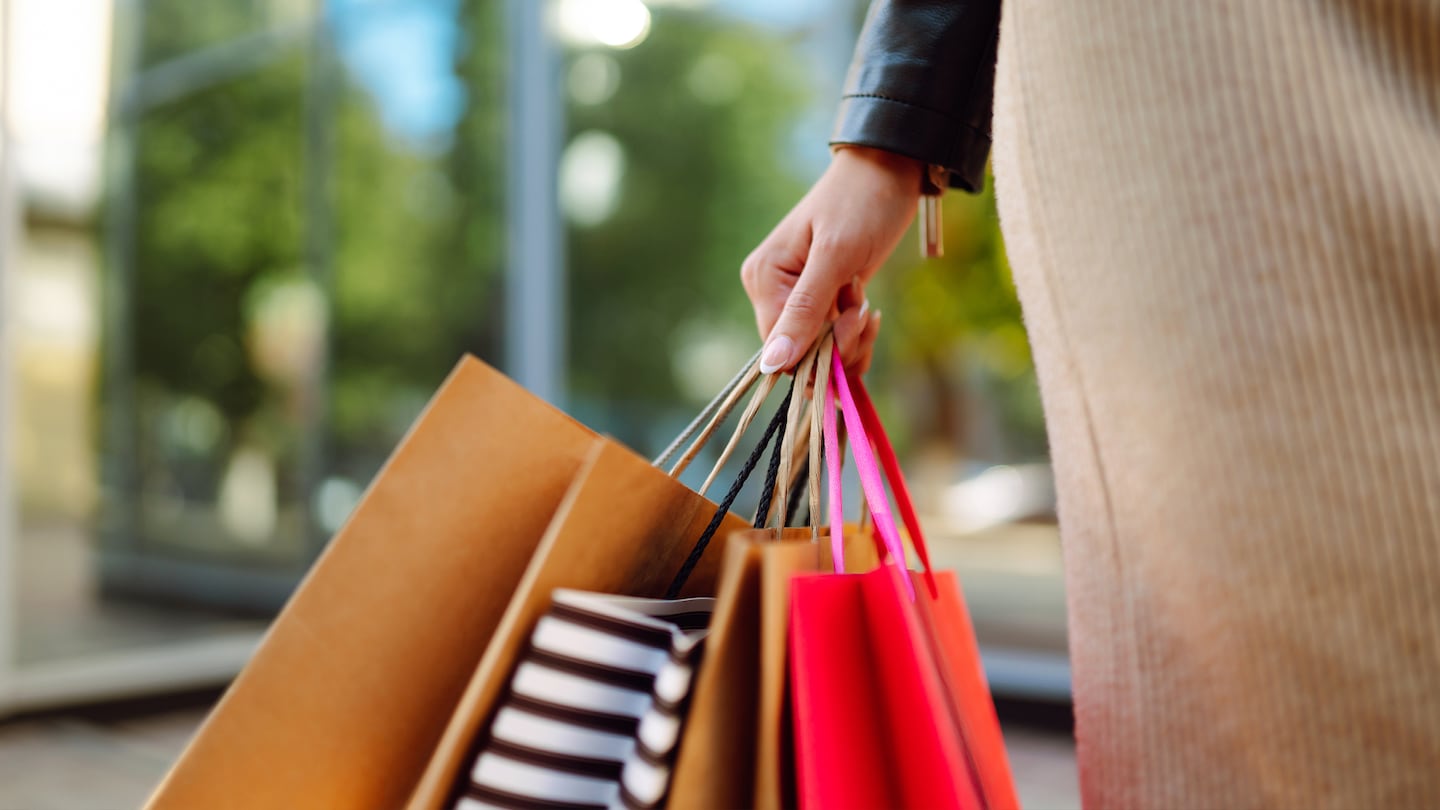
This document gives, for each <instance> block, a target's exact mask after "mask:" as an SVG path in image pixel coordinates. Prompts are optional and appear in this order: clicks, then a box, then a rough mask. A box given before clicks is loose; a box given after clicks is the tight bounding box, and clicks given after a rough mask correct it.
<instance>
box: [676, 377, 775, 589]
mask: <svg viewBox="0 0 1440 810" xmlns="http://www.w3.org/2000/svg"><path fill="white" fill-rule="evenodd" d="M772 379H773V378H772ZM794 394H795V382H794V380H791V382H790V390H789V391H787V392H786V394H785V398H784V399H783V400H781V402H780V407H779V408H777V409H776V411H775V416H774V417H772V418H771V419H770V424H769V425H767V426H766V427H765V434H764V435H763V436H762V437H761V438H760V442H759V443H758V444H756V445H755V449H754V450H753V451H752V452H751V453H750V457H749V458H747V459H746V460H745V465H744V467H742V468H741V469H740V474H739V475H738V476H736V477H735V482H734V483H733V484H731V485H730V490H729V491H728V492H726V493H725V497H724V498H722V499H721V501H720V504H719V506H717V507H716V508H715V514H714V515H713V516H712V517H711V518H710V523H709V524H707V525H706V526H705V531H703V532H701V533H700V539H699V540H697V541H695V547H694V548H692V549H691V550H690V555H689V556H688V557H686V558H685V562H684V563H683V564H682V565H681V566H680V570H679V572H677V573H676V574H675V579H674V580H672V581H671V582H670V587H669V588H668V589H667V590H666V591H665V598H666V599H674V598H676V597H677V596H679V595H680V591H681V589H683V588H684V587H685V582H686V581H687V580H689V579H690V574H691V573H692V572H694V570H695V566H696V565H698V564H699V563H700V558H701V557H702V556H704V554H705V549H706V548H707V547H708V546H709V545H710V541H711V540H713V539H714V538H715V532H717V531H718V530H719V529H720V524H721V523H723V522H724V521H725V516H726V515H727V514H729V513H730V507H731V506H733V505H734V504H735V499H736V498H738V497H739V496H740V490H741V488H743V487H744V486H745V482H746V481H748V480H749V479H750V474H751V473H753V472H755V467H756V465H758V464H759V463H760V457H761V456H763V455H764V454H765V450H766V448H768V447H769V446H770V444H771V440H772V439H775V438H777V437H776V435H775V434H776V433H777V432H779V431H782V430H784V428H785V422H786V419H787V418H788V416H789V412H790V398H791V397H792V396H794ZM738 438H739V437H738V435H737V436H736V439H738ZM732 444H733V440H732ZM780 444H781V443H780V442H779V441H776V442H775V448H774V451H773V452H772V453H771V456H770V464H769V467H768V468H767V470H766V479H767V481H766V484H767V485H766V487H765V488H764V489H763V490H762V492H761V496H760V499H761V502H760V507H761V508H760V510H759V518H758V519H757V523H759V522H760V521H763V520H764V518H765V516H766V515H767V514H768V512H769V509H770V499H771V496H772V493H773V492H774V491H775V477H776V476H777V475H778V474H779V472H780V455H781V453H780ZM756 528H763V524H761V525H757V526H756Z"/></svg>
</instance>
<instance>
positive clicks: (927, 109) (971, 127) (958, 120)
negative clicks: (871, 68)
mask: <svg viewBox="0 0 1440 810" xmlns="http://www.w3.org/2000/svg"><path fill="white" fill-rule="evenodd" d="M852 98H873V99H878V100H880V101H888V102H890V103H892V104H903V105H905V106H906V107H910V108H912V109H916V110H924V111H925V112H927V113H930V114H932V115H938V116H940V117H941V118H944V119H945V120H946V121H948V122H950V123H953V124H955V125H957V126H961V127H964V128H965V129H968V130H970V131H971V132H973V133H975V134H976V135H979V136H980V137H982V138H984V139H985V141H986V143H989V142H990V135H989V133H987V132H984V131H983V130H981V129H980V127H977V126H975V125H974V124H971V123H970V122H968V121H966V120H965V119H963V118H961V117H959V116H957V115H954V114H952V113H947V112H945V111H944V110H937V109H935V108H934V107H927V106H925V105H924V104H916V103H915V102H913V101H906V100H904V99H901V98H895V97H894V96H887V95H884V94H881V93H846V94H845V95H844V96H842V97H841V101H848V100H850V99H852Z"/></svg>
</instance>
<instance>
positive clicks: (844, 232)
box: [740, 146, 922, 374]
mask: <svg viewBox="0 0 1440 810" xmlns="http://www.w3.org/2000/svg"><path fill="white" fill-rule="evenodd" d="M921 171H922V167H921V165H920V162H919V161H916V160H912V159H911V158H907V157H903V156H900V155H896V154H893V153H891V152H884V151H881V150H878V149H868V148H865V147H855V146H852V147H846V148H843V149H841V150H839V151H838V152H836V153H835V157H834V159H833V160H832V161H831V162H830V167H829V168H828V169H826V170H825V174H824V175H822V176H821V177H820V179H819V180H818V181H816V183H815V186H814V187H813V188H811V189H810V192H809V193H808V194H806V195H805V197H804V199H802V200H800V202H799V203H798V204H797V205H796V206H795V208H794V209H792V210H791V211H790V213H789V214H787V215H786V216H785V218H784V219H783V220H781V221H780V224H779V225H776V226H775V230H773V231H771V232H770V235H769V236H767V237H765V241H763V242H761V243H760V246H759V247H757V248H755V250H754V252H752V253H751V254H750V255H749V257H747V258H746V259H745V262H744V264H743V265H741V269H740V278H741V281H743V282H744V284H745V292H746V293H747V294H748V295H749V296H750V303H751V304H753V305H754V306H755V322H756V324H758V325H759V327H760V334H761V336H762V337H765V338H766V341H765V351H764V352H763V353H762V354H761V360H760V368H761V370H762V371H763V372H765V373H767V374H768V373H771V372H773V371H777V370H779V369H788V368H790V367H791V366H793V365H794V364H795V363H796V362H797V361H799V360H800V358H801V356H803V353H804V351H805V349H806V348H807V347H809V346H810V344H811V343H813V342H814V341H815V338H816V337H817V336H818V335H819V334H820V329H821V327H823V326H824V324H825V321H826V320H828V319H830V318H835V339H836V345H837V347H838V348H839V349H840V354H841V357H842V358H843V359H844V361H845V365H846V367H847V368H851V369H853V370H855V371H857V372H858V373H864V371H865V369H867V368H868V367H869V365H870V354H871V351H872V350H873V347H874V343H875V336H876V334H878V332H879V328H880V313H879V312H870V311H869V304H868V302H867V301H866V300H865V295H864V284H865V282H866V281H868V280H869V279H870V277H871V276H873V275H874V274H875V271H876V270H878V269H879V268H880V265H881V264H882V263H883V262H884V261H885V259H886V258H887V257H889V255H890V253H891V251H893V250H894V249H895V245H896V244H897V243H899V241H900V237H901V236H903V235H904V234H905V229H906V228H909V227H910V221H911V220H912V219H914V217H915V208H916V205H917V203H918V202H919V197H920V175H921Z"/></svg>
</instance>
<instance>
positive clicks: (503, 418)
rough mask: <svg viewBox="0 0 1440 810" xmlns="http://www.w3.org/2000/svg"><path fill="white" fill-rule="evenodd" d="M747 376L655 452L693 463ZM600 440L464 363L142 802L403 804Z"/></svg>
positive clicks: (182, 806) (182, 808) (475, 364)
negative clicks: (686, 449)
mask: <svg viewBox="0 0 1440 810" xmlns="http://www.w3.org/2000/svg"><path fill="white" fill-rule="evenodd" d="M755 376H756V372H755V371H754V363H753V362H752V363H751V364H750V365H749V366H747V367H746V369H743V370H742V372H741V374H740V375H737V377H736V379H734V380H732V381H731V382H730V383H729V384H727V386H726V389H725V391H722V396H721V397H717V399H716V402H714V403H712V404H711V405H710V406H708V407H707V408H706V411H705V412H704V413H702V414H701V416H700V417H698V418H697V419H696V421H695V423H694V424H692V425H691V426H690V427H689V428H687V429H686V431H685V433H684V434H682V436H681V438H680V439H678V440H677V443H676V445H674V446H673V447H672V448H671V450H667V454H673V452H674V450H675V449H676V448H679V447H681V446H683V443H684V441H685V440H686V439H687V438H688V437H690V436H692V435H695V434H697V433H699V434H701V439H699V440H697V442H696V445H695V446H694V447H692V448H691V452H690V453H688V454H687V459H688V458H693V456H694V453H695V452H696V451H697V450H698V447H699V445H700V444H701V443H703V439H704V437H705V436H708V434H709V433H711V432H713V430H714V428H715V425H716V424H718V422H719V420H721V419H723V418H724V415H725V414H726V413H728V412H729V409H730V408H732V407H733V406H734V404H735V402H736V400H737V399H738V398H739V397H740V396H742V395H743V394H744V393H745V390H746V389H747V388H748V387H749V386H750V385H751V384H753V382H754V379H755ZM702 429H703V431H702ZM601 443H604V442H603V440H601V439H600V438H599V437H597V436H596V435H595V434H594V433H592V432H591V431H590V430H589V429H587V428H585V427H584V426H583V425H581V424H580V423H578V422H576V421H575V420H573V419H571V418H570V417H568V416H566V415H565V414H563V413H561V412H560V411H558V410H556V409H554V408H552V407H550V406H549V405H547V404H546V403H545V402H543V401H541V400H540V399H538V398H536V397H534V396H533V395H531V394H529V393H528V392H526V391H525V390H524V389H523V388H521V387H520V386H518V385H516V384H515V383H513V382H511V381H510V380H509V379H507V378H505V377H504V376H503V375H502V374H500V373H499V372H497V371H495V370H494V369H492V368H490V367H488V366H486V365H485V364H483V363H481V362H479V361H478V360H476V359H474V358H472V357H466V358H464V359H462V360H461V362H460V363H459V364H458V365H457V367H456V368H455V370H454V371H453V372H452V373H451V375H450V376H449V377H448V378H447V379H446V381H445V383H444V384H443V385H442V386H441V387H440V389H439V390H438V391H437V393H436V394H435V396H434V398H433V399H432V400H431V401H430V403H429V404H428V405H427V406H426V408H425V410H424V411H423V412H422V413H421V415H420V417H419V418H418V419H417V420H416V422H415V424H414V426H412V428H411V430H410V432H409V433H408V434H407V435H406V437H405V438H404V439H403V440H402V441H401V443H400V444H399V446H398V447H397V448H396V450H395V451H394V453H393V454H392V455H391V457H390V459H389V460H388V461H387V462H386V464H385V466H384V467H383V468H382V469H381V470H380V472H379V473H378V474H377V475H376V477H375V479H374V481H373V482H372V483H371V485H370V487H369V489H368V490H367V491H366V493H365V495H364V497H363V498H362V499H361V501H360V503H359V505H358V506H357V507H356V509H355V510H354V512H353V513H352V515H351V517H350V519H349V520H348V521H347V522H346V524H345V526H344V527H343V528H342V529H341V530H340V531H339V532H338V533H337V534H336V535H335V537H334V538H333V539H332V540H331V542H330V544H329V545H328V547H327V548H326V550H325V552H324V553H323V554H322V555H321V556H320V558H319V559H318V560H317V561H316V563H315V564H314V566H313V567H312V568H311V570H310V572H309V573H308V574H307V576H306V578H305V580H304V581H303V582H302V583H301V585H300V587H299V588H298V589H297V590H296V592H295V594H294V595H293V596H292V597H291V599H290V601H289V603H288V604H287V605H286V607H285V609H284V610H283V611H282V612H281V613H280V615H279V616H278V617H277V619H276V620H275V622H274V623H273V624H272V625H271V627H270V629H269V631H268V632H267V634H266V636H265V638H264V640H263V641H262V643H261V645H260V647H259V648H258V650H257V651H256V653H255V655H254V656H253V657H252V659H251V660H250V662H249V663H248V665H247V666H246V667H245V669H244V670H243V671H242V672H241V673H240V675H239V676H238V677H237V678H236V679H235V681H234V682H233V683H232V684H231V686H230V688H229V689H228V690H227V691H226V694H225V696H224V697H223V698H222V699H221V700H220V702H219V703H218V704H217V706H216V707H215V709H214V710H213V711H212V712H211V714H210V716H209V717H208V718H207V719H206V721H205V723H204V724H203V725H202V726H201V728H200V730H199V731H198V732H197V733H196V735H195V737H194V738H193V739H192V740H191V742H190V744H189V745H188V746H187V748H186V749H185V751H184V752H183V753H182V755H181V757H180V758H179V760H178V761H177V762H176V763H175V765H174V766H173V767H172V768H171V770H170V772H169V774H167V776H166V777H165V778H164V780H163V781H162V782H161V783H160V785H159V786H158V787H157V788H156V790H155V792H154V794H153V795H152V797H151V799H150V802H149V804H148V805H147V806H149V807H152V808H160V809H167V810H168V808H176V810H189V809H190V808H195V807H205V808H226V807H246V808H248V807H345V808H384V809H385V810H389V808H393V807H396V806H399V805H402V804H403V803H404V802H406V801H407V799H408V797H409V796H410V795H411V794H412V791H413V789H414V788H415V785H416V783H417V782H418V780H419V779H420V777H421V775H422V774H423V772H424V769H425V768H426V767H427V766H428V764H429V761H430V757H431V752H432V751H433V750H434V749H435V746H436V745H437V744H438V742H439V740H440V739H441V737H442V734H443V732H444V731H445V729H446V728H447V726H448V724H449V722H450V718H451V715H452V714H453V713H454V710H455V707H456V706H457V704H458V703H459V701H460V699H461V697H462V695H463V694H464V691H465V689H466V686H467V684H468V683H469V681H470V679H471V677H472V676H473V674H474V672H475V668H476V666H477V664H478V662H479V661H480V659H481V656H482V654H483V653H484V651H485V649H486V646H487V645H488V643H489V641H490V638H491V636H492V633H493V632H494V630H495V629H496V627H497V625H498V624H499V623H500V620H501V618H502V616H503V615H504V613H505V611H506V609H507V608H508V606H509V603H510V597H511V594H512V593H513V592H514V591H515V588H516V586H517V584H518V583H519V581H520V579H521V577H522V575H523V574H524V572H525V571H526V568H527V566H528V565H529V563H530V560H531V557H532V556H533V554H534V551H535V549H536V546H537V545H538V544H539V542H540V540H541V537H542V535H543V534H544V533H545V531H546V529H547V527H548V526H549V524H550V519H551V517H552V516H553V515H554V513H555V511H556V509H557V508H558V507H559V505H560V503H561V501H562V499H563V498H564V497H565V495H566V493H567V492H568V491H569V487H570V485H571V483H572V480H573V479H574V477H575V475H576V474H577V473H578V472H579V470H580V469H581V467H582V466H583V465H584V464H585V462H586V460H587V459H588V458H590V457H591V456H592V455H593V453H594V451H596V450H597V449H598V444H601ZM662 460H663V459H662ZM682 469H683V463H682V464H680V465H677V466H676V468H675V473H676V474H678V473H679V471H680V470H682ZM656 473H657V474H658V475H660V476H661V477H663V476H664V474H663V473H659V472H658V471H656ZM676 486H678V484H677V485H676ZM742 525H743V524H742Z"/></svg>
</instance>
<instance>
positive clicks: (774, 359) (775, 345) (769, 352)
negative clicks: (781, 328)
mask: <svg viewBox="0 0 1440 810" xmlns="http://www.w3.org/2000/svg"><path fill="white" fill-rule="evenodd" d="M794 353H795V341H793V340H791V339H790V338H789V337H788V336H786V335H780V336H779V337H776V338H771V340H770V342H769V343H767V344H765V353H764V354H762V355H760V373H761V374H774V373H775V372H777V371H779V370H780V369H782V368H785V367H786V366H789V365H790V355H792V354H794Z"/></svg>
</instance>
